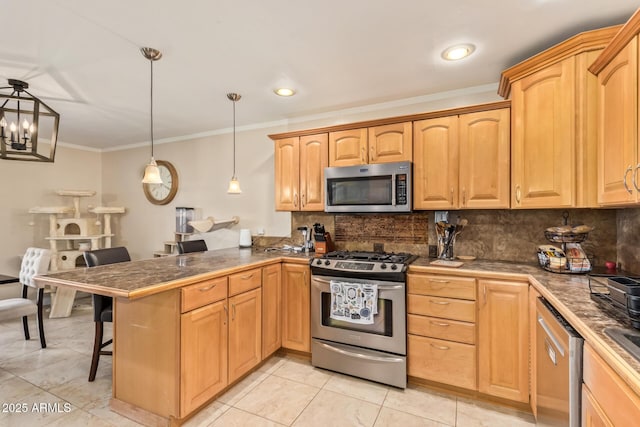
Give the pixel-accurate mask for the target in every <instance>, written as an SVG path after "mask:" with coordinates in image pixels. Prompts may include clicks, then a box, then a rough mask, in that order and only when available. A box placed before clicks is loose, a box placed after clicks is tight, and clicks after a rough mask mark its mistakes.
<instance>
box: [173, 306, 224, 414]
mask: <svg viewBox="0 0 640 427" xmlns="http://www.w3.org/2000/svg"><path fill="white" fill-rule="evenodd" d="M226 304H227V301H226V295H225V299H224V300H222V301H219V302H217V303H213V304H209V305H206V306H204V307H201V308H198V309H195V310H192V311H189V312H187V313H185V314H183V315H182V316H181V321H180V331H181V332H180V349H181V350H180V351H181V357H180V387H181V393H180V400H181V412H182V413H183V414H188V413H190V412H191V411H193V410H194V409H196V408H198V407H199V406H201V405H202V404H204V403H205V402H207V401H208V400H209V399H211V398H212V397H213V396H215V395H216V393H218V392H219V391H221V390H222V389H224V388H225V387H226V386H227V384H228V380H227V378H228V377H227V313H226V311H227V307H226Z"/></svg>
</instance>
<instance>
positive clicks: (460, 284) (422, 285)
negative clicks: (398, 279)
mask: <svg viewBox="0 0 640 427" xmlns="http://www.w3.org/2000/svg"><path fill="white" fill-rule="evenodd" d="M407 292H408V293H410V294H419V295H433V296H437V297H448V298H461V299H468V300H475V299H476V279H474V278H471V277H454V276H435V275H434V276H432V275H427V274H409V276H408V279H407Z"/></svg>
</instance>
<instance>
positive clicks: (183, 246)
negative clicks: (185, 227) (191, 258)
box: [178, 239, 209, 254]
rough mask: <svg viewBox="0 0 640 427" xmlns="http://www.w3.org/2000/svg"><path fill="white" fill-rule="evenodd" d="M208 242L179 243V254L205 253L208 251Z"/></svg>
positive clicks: (189, 241)
mask: <svg viewBox="0 0 640 427" xmlns="http://www.w3.org/2000/svg"><path fill="white" fill-rule="evenodd" d="M208 250H209V249H208V248H207V242H205V241H204V240H202V239H201V240H185V241H183V242H178V253H179V254H186V253H189V252H204V251H208Z"/></svg>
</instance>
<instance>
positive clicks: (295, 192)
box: [274, 133, 329, 211]
mask: <svg viewBox="0 0 640 427" xmlns="http://www.w3.org/2000/svg"><path fill="white" fill-rule="evenodd" d="M328 156H329V143H328V135H327V134H326V133H322V134H318V135H307V136H300V137H297V136H296V137H290V138H284V139H279V140H276V141H275V154H274V157H275V197H276V203H275V204H276V210H278V211H322V210H324V168H325V167H327V166H328Z"/></svg>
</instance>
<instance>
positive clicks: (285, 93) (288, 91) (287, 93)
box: [274, 87, 296, 96]
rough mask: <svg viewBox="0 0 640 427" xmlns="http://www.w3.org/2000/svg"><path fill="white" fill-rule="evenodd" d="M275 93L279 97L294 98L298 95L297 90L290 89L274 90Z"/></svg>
mask: <svg viewBox="0 0 640 427" xmlns="http://www.w3.org/2000/svg"><path fill="white" fill-rule="evenodd" d="M274 92H275V94H276V95H278V96H293V95H295V93H296V91H295V90H293V89H289V88H287V87H281V88H278V89H276V90H274Z"/></svg>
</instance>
